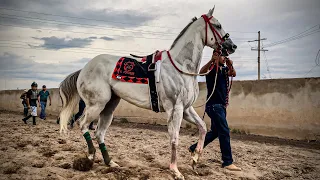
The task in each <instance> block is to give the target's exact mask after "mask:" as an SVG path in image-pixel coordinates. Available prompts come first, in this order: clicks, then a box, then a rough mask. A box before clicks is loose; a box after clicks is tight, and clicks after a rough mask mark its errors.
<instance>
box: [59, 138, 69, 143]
mask: <svg viewBox="0 0 320 180" xmlns="http://www.w3.org/2000/svg"><path fill="white" fill-rule="evenodd" d="M58 143H59V144H66V143H67V141H66V140H64V139H58Z"/></svg>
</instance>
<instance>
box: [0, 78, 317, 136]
mask: <svg viewBox="0 0 320 180" xmlns="http://www.w3.org/2000/svg"><path fill="white" fill-rule="evenodd" d="M199 86H200V96H199V98H198V100H197V102H196V103H195V105H198V104H202V103H203V102H205V97H206V87H205V84H204V83H200V84H199ZM21 93H22V91H19V90H6V91H0V109H5V110H11V111H21V112H22V105H21V101H20V100H19V97H20V94H21ZM50 93H51V96H52V104H53V105H52V106H49V107H48V109H47V113H49V114H54V115H57V114H58V113H59V111H60V108H61V100H60V98H59V93H58V90H57V89H51V90H50ZM196 111H197V112H198V114H199V115H200V116H202V115H203V111H204V109H203V107H202V108H197V109H196ZM227 111H228V113H227V114H228V122H229V126H230V127H231V128H232V129H237V130H238V129H239V130H243V131H246V132H249V133H252V134H258V135H265V136H276V137H282V138H290V139H310V140H311V139H312V140H314V139H315V140H320V113H319V112H320V78H306V79H277V80H261V81H234V82H233V86H232V90H231V94H230V106H229V107H228V110H227ZM115 116H118V117H127V118H130V120H131V121H135V122H143V123H158V124H166V114H165V113H154V112H152V111H149V110H144V109H140V108H138V107H136V106H133V105H131V104H129V103H127V102H125V101H121V103H120V104H119V106H118V108H117V110H116V112H115ZM205 121H206V122H207V125H208V127H210V123H209V122H210V120H209V119H208V117H206V118H205ZM185 124H186V123H185V122H184V123H183V126H184V125H185Z"/></svg>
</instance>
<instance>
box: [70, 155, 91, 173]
mask: <svg viewBox="0 0 320 180" xmlns="http://www.w3.org/2000/svg"><path fill="white" fill-rule="evenodd" d="M92 167H93V161H91V160H90V159H88V158H87V157H80V158H77V159H75V160H74V161H73V169H75V170H78V171H89V170H90V169H92Z"/></svg>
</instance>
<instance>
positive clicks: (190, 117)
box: [183, 106, 207, 168]
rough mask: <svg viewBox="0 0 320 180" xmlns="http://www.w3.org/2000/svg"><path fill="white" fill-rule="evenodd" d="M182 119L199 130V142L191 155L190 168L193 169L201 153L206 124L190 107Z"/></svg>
mask: <svg viewBox="0 0 320 180" xmlns="http://www.w3.org/2000/svg"><path fill="white" fill-rule="evenodd" d="M183 118H184V119H185V120H186V121H188V122H190V123H192V124H195V125H197V127H198V129H199V141H198V144H197V147H196V149H195V152H193V153H192V161H193V165H192V166H193V168H194V166H195V164H196V163H197V162H198V159H199V156H200V155H201V153H202V151H203V146H204V140H205V136H206V133H207V127H206V123H205V122H204V121H203V120H202V119H201V118H200V117H199V115H198V114H197V112H196V111H195V110H194V108H193V107H192V106H191V107H189V108H188V109H186V110H185V111H184V113H183Z"/></svg>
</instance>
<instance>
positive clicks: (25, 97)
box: [20, 89, 28, 117]
mask: <svg viewBox="0 0 320 180" xmlns="http://www.w3.org/2000/svg"><path fill="white" fill-rule="evenodd" d="M27 92H28V90H27V89H25V90H24V92H23V93H22V94H21V96H20V99H22V102H21V103H22V105H23V115H24V117H27V116H28V106H27Z"/></svg>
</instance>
